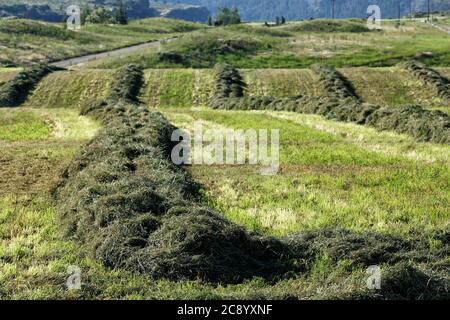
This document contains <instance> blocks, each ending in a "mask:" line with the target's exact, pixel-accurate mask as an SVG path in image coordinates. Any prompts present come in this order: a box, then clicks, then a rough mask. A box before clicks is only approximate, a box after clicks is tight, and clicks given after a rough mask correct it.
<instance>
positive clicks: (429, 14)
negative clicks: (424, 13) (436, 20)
mask: <svg viewBox="0 0 450 320" xmlns="http://www.w3.org/2000/svg"><path fill="white" fill-rule="evenodd" d="M430 17H431V5H430V0H428V22H429V21H430Z"/></svg>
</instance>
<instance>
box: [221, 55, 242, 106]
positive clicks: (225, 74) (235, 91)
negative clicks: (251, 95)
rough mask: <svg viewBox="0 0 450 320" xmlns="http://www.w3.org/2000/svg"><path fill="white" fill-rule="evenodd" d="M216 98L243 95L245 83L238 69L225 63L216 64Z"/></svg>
mask: <svg viewBox="0 0 450 320" xmlns="http://www.w3.org/2000/svg"><path fill="white" fill-rule="evenodd" d="M215 71H216V98H218V99H220V98H240V97H243V96H244V91H245V88H246V87H247V85H246V84H245V82H244V80H243V79H242V76H241V75H240V73H239V71H238V70H237V69H235V68H233V67H231V66H230V65H228V64H226V63H220V64H217V65H216V67H215Z"/></svg>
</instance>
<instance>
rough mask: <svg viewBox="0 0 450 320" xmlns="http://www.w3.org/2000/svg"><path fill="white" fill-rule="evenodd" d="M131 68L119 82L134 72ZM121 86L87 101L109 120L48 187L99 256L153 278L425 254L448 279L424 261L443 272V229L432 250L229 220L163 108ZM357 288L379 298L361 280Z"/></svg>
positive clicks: (271, 271) (74, 231)
mask: <svg viewBox="0 0 450 320" xmlns="http://www.w3.org/2000/svg"><path fill="white" fill-rule="evenodd" d="M129 70H133V68H131V69H129ZM121 71H123V70H121ZM121 71H120V72H119V73H118V74H120V73H121ZM139 74H140V73H139V72H136V73H135V76H139ZM131 78H133V77H130V79H129V80H124V82H121V81H118V82H116V83H122V84H126V82H127V81H131V82H135V81H136V79H131ZM117 92H124V91H117ZM126 96H127V94H126V93H124V94H123V95H118V96H112V97H110V99H108V101H107V102H104V103H98V104H95V105H92V106H91V108H90V109H89V110H85V112H86V114H88V115H91V116H94V117H95V118H97V119H99V120H100V121H101V122H102V123H103V124H104V126H105V127H104V128H103V129H102V130H101V132H100V133H99V134H98V135H97V136H96V137H95V138H94V139H93V140H92V141H91V142H89V143H88V144H86V145H85V146H84V147H83V149H82V151H81V152H80V154H79V155H78V156H77V157H75V158H74V159H73V161H72V163H71V164H70V165H69V166H68V167H67V168H66V170H65V172H64V174H63V179H62V181H61V183H60V184H59V186H58V187H57V189H56V190H55V193H54V194H55V197H56V200H57V204H58V212H59V216H60V219H61V225H62V226H63V228H64V231H65V234H66V236H67V237H69V238H71V239H74V240H77V241H79V242H80V243H81V245H82V246H83V248H84V249H85V250H86V251H87V252H88V253H89V254H90V255H91V256H93V257H95V258H96V259H97V260H98V261H100V262H101V263H102V264H103V265H105V266H107V267H110V268H123V269H126V270H130V271H133V272H138V273H143V274H146V275H148V276H150V277H152V278H155V279H171V280H180V279H191V280H198V279H201V280H205V281H210V282H215V283H216V282H217V283H240V282H242V281H243V280H245V279H251V278H253V277H262V278H264V279H266V280H270V281H276V280H278V279H285V278H293V277H298V276H300V275H302V276H307V275H308V272H309V271H310V270H311V268H313V263H314V261H316V259H317V257H321V256H329V257H330V258H331V259H332V260H333V261H336V262H338V261H341V260H345V261H348V262H349V263H350V264H351V266H352V267H353V266H354V267H355V268H361V267H362V268H364V267H368V266H369V265H370V264H376V263H382V264H383V265H386V266H387V268H390V267H396V265H398V264H400V263H404V262H407V261H410V262H411V263H414V264H415V265H418V264H421V263H426V265H425V267H427V268H426V270H425V271H423V274H425V275H427V276H429V277H432V278H433V281H434V282H433V286H434V288H437V289H436V290H437V291H436V292H443V294H444V293H445V288H446V287H445V285H446V283H447V282H445V281H447V280H445V279H444V278H443V279H441V278H439V277H436V276H434V275H429V274H430V271H429V269H431V267H433V268H434V269H433V271H434V272H438V274H439V275H440V274H444V272H442V271H441V270H442V269H443V267H439V263H442V261H445V258H446V257H448V254H449V242H450V241H448V240H449V237H448V233H444V234H442V235H433V239H437V240H438V241H440V242H441V243H442V244H443V245H442V246H441V247H440V248H439V249H436V250H434V251H433V252H431V251H430V250H428V248H427V246H426V244H425V242H424V241H420V240H409V241H406V240H400V239H396V238H394V237H390V236H384V235H379V234H374V233H364V234H356V233H352V232H348V231H343V230H317V231H308V232H303V233H301V234H297V235H294V236H291V237H288V238H284V239H276V238H271V237H266V236H262V235H259V234H256V233H251V232H247V231H246V230H245V229H244V228H243V227H241V226H238V225H236V224H234V223H231V222H229V221H228V220H226V219H225V218H223V217H222V216H221V215H219V214H218V213H216V212H213V211H212V210H210V209H208V208H207V207H205V206H204V205H203V204H202V202H201V199H200V197H201V196H200V194H201V193H200V192H199V186H198V185H197V184H196V183H195V182H194V181H193V180H192V179H191V177H190V175H189V174H188V173H187V172H186V171H185V170H184V168H183V167H179V166H175V165H174V164H173V163H172V161H171V160H170V153H171V150H172V147H173V142H172V141H171V139H170V138H171V134H172V132H173V130H174V129H175V127H173V126H172V125H171V124H170V123H169V122H168V121H167V120H166V119H165V118H164V117H163V116H162V115H161V114H159V113H156V112H151V111H149V110H147V109H146V108H145V107H143V106H140V105H138V104H131V103H127V102H126V100H129V99H127V98H126ZM235 99H238V98H235ZM417 239H429V237H426V236H418V237H417ZM444 263H445V262H444ZM428 264H430V266H431V267H429V266H428ZM428 267H429V268H428ZM436 270H437V271H436ZM421 272H422V271H421ZM402 274H404V273H402ZM408 274H409V273H408ZM408 274H405V276H408ZM408 277H409V276H408ZM408 279H409V278H405V279H398V280H395V279H393V280H391V283H393V284H394V285H393V288H386V290H387V291H386V292H387V294H386V297H390V296H395V297H401V298H411V299H416V298H420V295H416V293H417V294H421V292H422V291H420V290H416V291H414V292H413V294H411V293H409V292H406V293H405V291H404V290H403V289H402V287H399V285H397V283H399V281H404V282H405V283H409V282H408V281H409V280H408ZM397 290H399V292H397ZM380 294H381V297H385V296H384V295H383V292H381V293H380ZM380 294H378V296H379V295H380ZM364 295H366V296H364ZM360 296H363V297H365V298H378V296H376V297H373V296H370V295H368V294H367V293H366V292H365V291H364V288H362V289H361V292H360ZM337 298H339V297H337Z"/></svg>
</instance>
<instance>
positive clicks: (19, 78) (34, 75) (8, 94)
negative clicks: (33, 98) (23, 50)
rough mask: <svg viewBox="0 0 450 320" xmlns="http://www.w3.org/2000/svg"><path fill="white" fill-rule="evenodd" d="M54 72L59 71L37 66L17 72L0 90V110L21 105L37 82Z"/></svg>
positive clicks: (53, 68) (45, 66)
mask: <svg viewBox="0 0 450 320" xmlns="http://www.w3.org/2000/svg"><path fill="white" fill-rule="evenodd" d="M56 70H59V69H58V68H55V67H50V66H47V65H39V66H35V67H33V68H30V69H26V70H23V71H21V72H19V73H18V74H17V75H16V76H14V78H12V79H11V80H9V81H8V82H6V83H5V84H4V85H3V86H2V87H1V88H0V108H2V107H17V106H19V105H21V104H22V103H23V102H24V101H25V100H26V98H27V96H28V94H29V93H30V91H31V90H32V89H33V88H34V87H35V86H36V85H37V84H38V82H39V81H40V80H41V79H42V78H43V77H45V76H46V75H48V74H49V73H51V72H53V71H56Z"/></svg>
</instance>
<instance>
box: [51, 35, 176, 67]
mask: <svg viewBox="0 0 450 320" xmlns="http://www.w3.org/2000/svg"><path fill="white" fill-rule="evenodd" d="M175 40H177V38H170V39H165V40H158V41H152V42H146V43H141V44H137V45H134V46H130V47H126V48H121V49H115V50H111V51H106V52H101V53H93V54H88V55H85V56H80V57H75V58H70V59H66V60H61V61H55V62H52V63H50V65H52V66H55V67H60V68H67V67H70V66H73V65H78V64H84V63H87V62H90V61H94V60H98V59H102V58H108V57H117V56H121V55H124V54H129V53H133V52H136V51H139V50H142V49H147V48H153V47H158V46H160V45H161V44H162V43H163V42H165V43H168V42H173V41H175Z"/></svg>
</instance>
